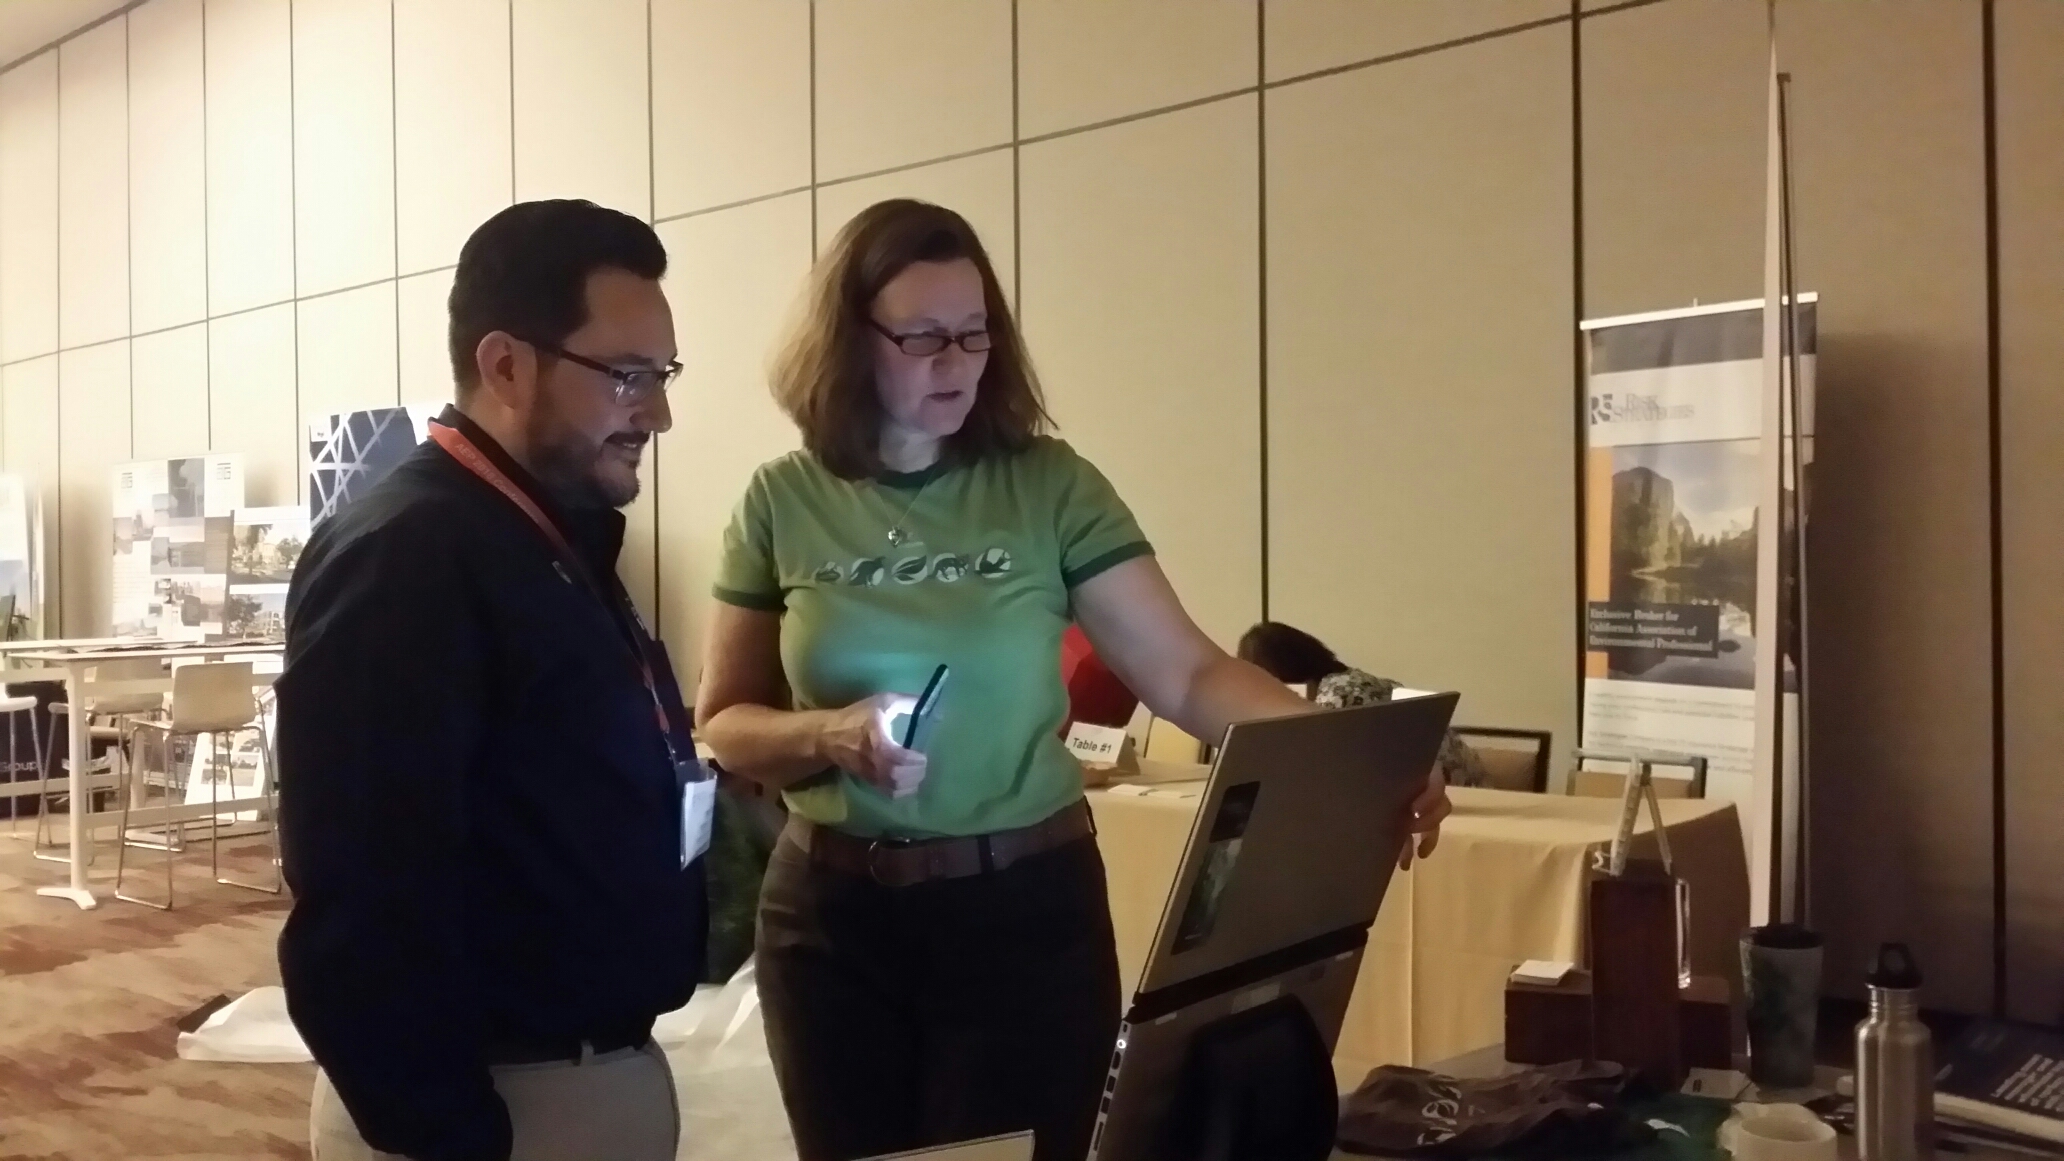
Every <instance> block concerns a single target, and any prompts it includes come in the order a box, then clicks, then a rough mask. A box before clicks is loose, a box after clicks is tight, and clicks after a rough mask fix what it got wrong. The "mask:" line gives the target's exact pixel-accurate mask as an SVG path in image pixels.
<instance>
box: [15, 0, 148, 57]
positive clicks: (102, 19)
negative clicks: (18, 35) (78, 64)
mask: <svg viewBox="0 0 2064 1161" xmlns="http://www.w3.org/2000/svg"><path fill="white" fill-rule="evenodd" d="M149 2H150V0H130V2H129V3H127V4H124V5H122V6H121V7H120V8H117V9H115V10H114V11H113V12H107V13H103V14H101V15H99V16H96V17H94V18H93V19H92V20H89V21H87V22H86V23H84V24H81V25H80V26H79V27H77V28H74V29H72V30H71V31H70V32H67V33H65V34H64V35H63V36H60V37H58V38H57V39H56V40H53V41H51V42H50V43H48V44H45V45H42V46H40V47H37V48H32V49H30V50H29V51H27V52H25V53H23V54H21V55H20V56H18V57H15V58H14V59H13V60H11V61H8V62H7V63H6V64H4V65H0V74H4V73H11V72H13V71H14V70H16V69H18V68H20V67H21V66H23V65H25V64H27V63H29V62H30V61H32V60H35V59H36V58H37V57H39V56H42V55H43V54H44V53H46V52H54V51H56V50H57V49H59V48H62V47H64V45H65V43H66V42H68V41H73V40H77V39H78V38H80V37H82V36H84V35H86V34H87V33H89V32H92V31H93V30H94V29H96V28H99V27H100V26H101V25H103V24H106V23H107V22H109V21H110V20H120V19H122V18H123V17H125V16H127V15H129V13H131V12H133V11H135V10H136V9H138V8H141V7H143V6H144V5H145V4H147V3H149Z"/></svg>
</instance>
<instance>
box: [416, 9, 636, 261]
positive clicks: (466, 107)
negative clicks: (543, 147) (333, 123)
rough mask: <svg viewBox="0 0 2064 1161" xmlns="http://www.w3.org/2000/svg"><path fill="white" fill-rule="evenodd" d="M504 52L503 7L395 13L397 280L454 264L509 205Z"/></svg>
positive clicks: (505, 20)
mask: <svg viewBox="0 0 2064 1161" xmlns="http://www.w3.org/2000/svg"><path fill="white" fill-rule="evenodd" d="M508 45H509V5H508V2H507V0H437V2H436V3H434V4H423V3H399V4H396V5H395V6H394V101H395V118H394V134H395V136H394V157H395V161H394V183H395V193H396V196H395V202H396V206H397V213H398V215H399V216H398V217H396V219H395V223H394V228H395V238H396V246H395V249H396V252H397V254H398V255H399V257H400V261H401V270H400V273H402V274H415V273H420V272H421V271H424V270H431V269H435V268H437V267H440V266H450V265H453V264H455V263H456V262H458V260H459V247H460V246H461V245H462V244H464V243H465V241H466V236H467V235H468V234H471V233H472V232H473V228H474V227H475V226H478V225H479V224H480V223H482V222H484V221H486V220H487V219H488V217H489V216H490V215H492V214H493V213H494V212H495V211H496V210H499V209H501V208H502V207H503V206H506V205H508V204H509V201H510V198H511V190H512V189H513V183H514V176H513V173H514V169H513V166H514V162H513V160H512V154H511V150H512V148H513V146H512V145H511V142H510V136H509V135H510V122H509V52H508ZM641 72H642V70H641Z"/></svg>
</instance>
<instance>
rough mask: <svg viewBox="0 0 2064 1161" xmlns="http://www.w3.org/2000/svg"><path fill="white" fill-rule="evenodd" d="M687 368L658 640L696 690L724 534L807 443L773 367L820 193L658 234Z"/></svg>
mask: <svg viewBox="0 0 2064 1161" xmlns="http://www.w3.org/2000/svg"><path fill="white" fill-rule="evenodd" d="M659 232H660V237H661V238H663V239H664V240H665V241H666V246H667V253H668V256H669V258H670V260H671V268H670V271H671V272H670V273H669V274H668V275H667V281H666V290H667V297H668V299H670V300H671V301H672V303H673V307H674V326H675V334H676V336H677V337H678V339H679V341H680V344H681V361H682V362H683V363H684V364H686V365H687V370H686V371H685V372H684V373H683V374H682V376H681V380H680V382H678V383H676V384H675V385H674V390H673V404H674V430H673V431H672V432H670V433H668V434H666V435H663V436H661V437H659V440H658V443H657V444H656V445H655V446H657V447H658V449H659V456H658V459H659V463H658V468H659V487H658V493H659V494H658V501H659V513H660V521H659V575H660V583H661V591H660V595H659V632H660V633H661V635H662V636H663V637H664V638H665V640H666V643H667V648H668V650H670V651H671V652H672V654H673V658H674V667H675V669H676V670H677V671H678V672H679V674H680V677H681V681H682V682H683V683H684V684H685V685H686V686H687V688H688V689H689V690H690V691H691V692H690V693H689V699H690V700H691V701H692V700H693V699H694V694H693V692H692V690H693V689H694V683H695V681H696V680H697V678H698V676H699V675H700V674H701V672H702V640H703V631H704V625H705V622H706V621H707V619H708V617H709V607H710V595H709V592H710V585H711V584H712V583H714V581H715V580H716V572H717V562H718V556H719V553H720V549H721V546H722V542H723V534H724V526H725V524H726V523H728V522H729V521H730V519H731V509H732V508H733V507H734V506H736V505H737V503H738V499H739V497H740V496H743V495H744V494H745V485H746V483H747V481H749V480H750V479H751V478H752V473H753V469H755V468H757V467H759V466H760V465H761V464H763V463H765V462H766V461H768V460H771V459H773V458H775V457H777V456H780V455H785V454H786V453H788V452H790V451H793V450H794V449H795V448H796V447H798V446H800V443H801V441H800V440H799V439H798V438H797V436H796V431H795V427H794V425H793V424H791V423H789V421H788V417H787V416H785V415H783V414H782V413H781V411H780V410H779V409H778V408H776V407H775V406H774V400H773V398H772V397H771V396H769V395H768V393H767V363H768V359H769V356H770V354H771V352H772V351H773V349H774V345H775V343H776V342H777V341H778V340H779V338H780V334H781V330H782V326H783V324H784V323H785V322H786V321H787V319H788V314H789V311H790V309H791V308H792V307H793V305H794V303H795V300H796V297H797V295H798V294H800V293H801V291H802V286H803V279H804V275H805V274H807V273H808V271H809V267H810V197H809V195H808V194H792V195H790V196H788V197H783V198H774V199H772V200H770V201H765V202H759V203H756V204H754V205H749V206H740V207H739V208H737V209H732V210H722V211H719V212H717V213H714V214H703V215H698V216H696V217H693V218H683V219H681V220H680V221H678V222H668V223H666V224H665V225H662V226H661V227H660V228H659Z"/></svg>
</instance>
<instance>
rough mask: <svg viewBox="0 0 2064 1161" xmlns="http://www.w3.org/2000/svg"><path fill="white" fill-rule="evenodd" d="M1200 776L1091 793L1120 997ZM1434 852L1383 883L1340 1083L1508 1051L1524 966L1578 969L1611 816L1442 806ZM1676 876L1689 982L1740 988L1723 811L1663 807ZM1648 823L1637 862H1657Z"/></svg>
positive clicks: (1171, 869)
mask: <svg viewBox="0 0 2064 1161" xmlns="http://www.w3.org/2000/svg"><path fill="white" fill-rule="evenodd" d="M1203 776H1204V770H1203V769H1202V768H1201V767H1198V768H1190V769H1187V770H1177V769H1171V768H1168V767H1165V766H1164V767H1159V768H1153V769H1150V770H1149V771H1148V772H1147V774H1146V775H1145V776H1144V777H1141V778H1137V779H1124V780H1121V781H1120V782H1119V783H1118V784H1116V785H1112V786H1107V787H1102V788H1099V789H1096V790H1092V791H1090V794H1089V800H1090V804H1091V806H1092V807H1093V809H1094V810H1095V812H1096V822H1097V843H1098V846H1099V847H1101V848H1102V850H1103V854H1104V861H1105V864H1106V865H1107V867H1108V868H1109V874H1110V894H1111V916H1112V920H1113V921H1114V923H1115V924H1116V926H1117V931H1118V959H1119V966H1120V969H1121V971H1122V973H1123V976H1124V979H1125V986H1126V989H1127V994H1128V995H1130V993H1131V988H1132V987H1133V985H1134V984H1135V982H1136V981H1137V980H1138V978H1139V972H1140V968H1141V966H1142V964H1143V963H1144V961H1145V959H1146V955H1147V949H1148V947H1149V946H1150V945H1151V944H1152V942H1153V938H1154V931H1155V928H1156V925H1158V924H1159V923H1160V921H1161V913H1162V910H1163V908H1164V907H1165V906H1166V905H1167V902H1168V892H1169V887H1170V884H1171V882H1172V880H1173V879H1174V877H1175V869H1176V861H1177V859H1179V858H1180V857H1181V854H1182V849H1183V844H1184V843H1186V842H1187V841H1188V840H1189V836H1190V830H1191V828H1192V826H1193V825H1194V823H1195V821H1196V815H1197V805H1198V802H1199V801H1200V798H1201V794H1202V790H1203V782H1202V781H1201V779H1202V778H1203ZM1450 794H1451V795H1452V796H1453V798H1454V802H1455V814H1454V816H1453V817H1452V818H1450V819H1449V820H1448V823H1447V826H1446V827H1445V828H1444V829H1443V832H1442V840H1441V845H1440V850H1439V851H1438V852H1437V853H1436V854H1435V855H1434V856H1433V858H1432V859H1431V860H1429V861H1427V862H1425V863H1421V864H1419V865H1418V866H1417V867H1415V868H1414V869H1413V870H1412V871H1410V872H1409V873H1405V874H1400V875H1398V876H1396V877H1394V878H1393V879H1392V880H1391V885H1390V890H1389V892H1388V893H1387V894H1386V895H1385V896H1384V900H1383V908H1382V911H1381V913H1380V914H1379V915H1378V917H1377V920H1376V926H1375V928H1374V929H1373V930H1372V931H1371V932H1370V937H1369V949H1368V953H1367V956H1366V958H1365V959H1364V961H1363V964H1362V971H1361V976H1360V978H1359V981H1358V982H1357V983H1356V985H1355V995H1354V1002H1353V1004H1352V1005H1351V1006H1350V1007H1349V1009H1348V1013H1347V1020H1346V1023H1345V1025H1344V1026H1343V1027H1342V1029H1341V1034H1340V1043H1339V1046H1338V1049H1337V1051H1336V1053H1335V1057H1334V1060H1335V1064H1336V1066H1337V1067H1338V1069H1339V1071H1340V1074H1341V1077H1342V1079H1343V1081H1344V1082H1346V1083H1349V1084H1352V1083H1354V1082H1356V1081H1359V1080H1360V1079H1361V1077H1362V1075H1363V1074H1364V1073H1365V1072H1366V1071H1367V1070H1368V1069H1370V1068H1373V1067H1375V1066H1377V1065H1379V1064H1422V1065H1423V1064H1427V1063H1431V1062H1434V1061H1438V1060H1443V1059H1447V1058H1450V1057H1455V1056H1459V1055H1462V1054H1464V1053H1467V1052H1471V1051H1474V1050H1476V1049H1479V1048H1482V1047H1484V1046H1486V1045H1490V1044H1497V1043H1500V1042H1502V1041H1503V1039H1504V1033H1505V1029H1504V1019H1505V1014H1504V1013H1505V1009H1504V994H1505V979H1506V977H1507V976H1508V975H1509V974H1510V973H1511V971H1512V969H1513V968H1514V967H1516V966H1518V965H1519V964H1520V963H1521V962H1522V961H1524V960H1529V959H1545V960H1569V961H1572V962H1575V963H1578V964H1582V963H1584V962H1585V960H1586V957H1585V953H1584V935H1583V926H1584V925H1583V918H1584V899H1585V894H1586V892H1585V884H1586V882H1587V881H1588V878H1589V875H1590V873H1591V872H1590V866H1591V853H1592V852H1593V851H1595V850H1599V849H1601V848H1603V847H1605V846H1607V845H1609V844H1610V843H1611V841H1612V836H1613V832H1614V829H1615V827H1616V825H1617V823H1618V820H1619V810H1620V806H1619V802H1618V801H1617V800H1614V799H1604V798H1565V797H1561V796H1554V795H1543V794H1520V793H1514V792H1510V791H1503V790H1470V789H1463V788H1459V787H1458V788H1456V789H1454V790H1452V791H1450ZM1662 809H1663V820H1664V823H1665V825H1666V826H1667V828H1668V831H1669V839H1670V847H1671V850H1672V852H1673V854H1674V855H1675V858H1676V864H1677V872H1678V874H1679V875H1680V876H1682V877H1683V878H1684V879H1685V881H1686V882H1687V883H1688V884H1689V886H1690V895H1691V923H1690V953H1691V960H1692V967H1693V970H1694V971H1696V972H1698V973H1699V974H1701V975H1717V976H1721V977H1723V978H1725V979H1727V980H1729V982H1730V984H1733V983H1734V981H1735V980H1736V978H1737V977H1738V975H1739V964H1738V957H1737V952H1736V941H1737V940H1738V938H1739V936H1740V933H1741V931H1742V929H1743V928H1745V927H1747V926H1748V921H1749V887H1748V867H1747V861H1746V859H1745V857H1744V855H1743V850H1742V837H1741V827H1740V823H1739V822H1738V821H1737V820H1736V814H1735V810H1734V807H1733V806H1732V805H1731V804H1729V803H1724V802H1711V801H1690V800H1676V801H1666V802H1664V803H1663V804H1662ZM1654 851H1655V843H1654V836H1653V834H1652V833H1651V831H1650V827H1649V825H1648V823H1647V821H1646V818H1645V816H1644V821H1643V824H1642V827H1641V831H1640V834H1639V837H1638V840H1637V844H1636V854H1637V855H1643V854H1646V855H1648V856H1651V857H1652V856H1653V854H1654Z"/></svg>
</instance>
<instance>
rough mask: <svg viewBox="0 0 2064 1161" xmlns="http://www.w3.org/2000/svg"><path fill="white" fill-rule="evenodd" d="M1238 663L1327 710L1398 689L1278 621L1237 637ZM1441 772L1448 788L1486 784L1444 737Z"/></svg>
mask: <svg viewBox="0 0 2064 1161" xmlns="http://www.w3.org/2000/svg"><path fill="white" fill-rule="evenodd" d="M1240 660H1242V661H1245V662H1248V663H1249V664H1251V665H1256V666H1259V667H1261V668H1262V669H1264V670H1266V671H1268V672H1269V673H1270V674H1271V675H1273V676H1274V677H1275V679H1276V680H1277V681H1280V682H1282V683H1284V684H1285V685H1298V686H1303V687H1304V696H1306V697H1308V698H1310V699H1312V700H1313V701H1315V702H1317V703H1318V704H1320V705H1322V706H1326V707H1328V708H1329V709H1344V708H1346V707H1348V706H1357V705H1369V704H1370V703H1372V702H1379V701H1389V700H1390V695H1391V694H1392V693H1394V692H1396V691H1397V690H1398V688H1399V687H1400V686H1402V685H1403V683H1402V682H1397V681H1392V680H1390V679H1389V678H1387V677H1377V676H1376V675H1374V674H1372V673H1364V672H1362V671H1361V670H1359V669H1352V668H1349V666H1348V665H1347V664H1346V663H1345V662H1343V661H1341V660H1340V658H1338V657H1336V656H1334V654H1333V651H1332V650H1331V649H1328V648H1326V644H1325V642H1323V641H1320V640H1319V639H1318V638H1317V637H1314V636H1312V635H1311V634H1310V633H1307V632H1305V631H1304V630H1302V629H1295V628H1292V627H1291V626H1289V625H1285V624H1283V623H1281V622H1279V621H1263V622H1261V623H1260V624H1258V625H1256V626H1254V627H1253V628H1252V629H1249V630H1247V632H1246V633H1245V634H1243V635H1242V636H1241V637H1240ZM1439 764H1440V771H1441V774H1442V776H1443V777H1445V778H1446V779H1447V780H1448V785H1450V786H1482V785H1484V784H1485V783H1487V782H1488V781H1489V776H1488V775H1486V774H1485V772H1484V767H1483V760H1482V759H1480V758H1478V757H1477V756H1476V751H1474V750H1472V749H1470V748H1469V744H1468V743H1467V742H1464V741H1463V740H1462V739H1460V738H1458V737H1456V736H1455V732H1454V731H1453V730H1450V731H1448V737H1447V740H1446V741H1444V742H1442V743H1441V751H1440V759H1439Z"/></svg>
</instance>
